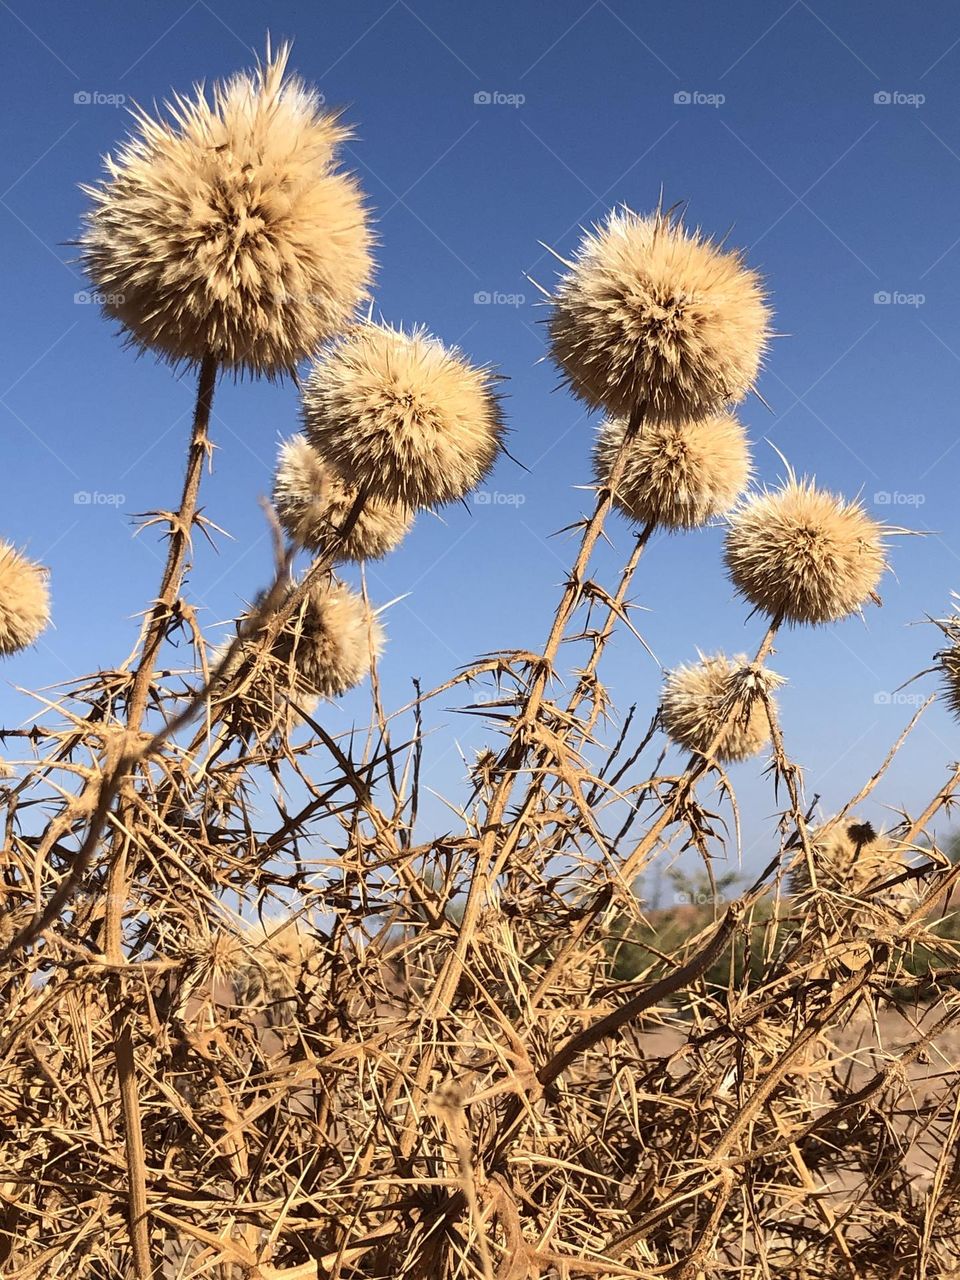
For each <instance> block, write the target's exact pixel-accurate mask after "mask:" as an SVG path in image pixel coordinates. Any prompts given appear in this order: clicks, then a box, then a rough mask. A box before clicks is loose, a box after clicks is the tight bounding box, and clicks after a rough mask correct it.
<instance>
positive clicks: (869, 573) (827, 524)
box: [725, 471, 887, 623]
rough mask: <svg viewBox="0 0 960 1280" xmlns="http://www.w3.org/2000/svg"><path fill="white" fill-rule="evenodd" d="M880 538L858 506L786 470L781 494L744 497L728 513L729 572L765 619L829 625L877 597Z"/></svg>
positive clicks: (882, 556)
mask: <svg viewBox="0 0 960 1280" xmlns="http://www.w3.org/2000/svg"><path fill="white" fill-rule="evenodd" d="M885 532H886V530H885V529H884V528H883V526H882V525H879V524H877V522H876V521H875V520H872V519H871V518H870V516H868V515H867V513H866V511H864V509H863V507H862V505H861V504H860V503H859V502H858V501H853V502H848V501H847V500H846V499H844V498H841V497H838V496H837V495H836V494H833V493H828V492H827V491H826V490H824V489H818V488H817V487H816V485H815V484H814V482H813V481H812V480H808V479H807V478H805V477H804V478H801V479H799V480H798V479H797V478H796V476H795V475H794V474H793V472H792V471H788V475H787V480H786V481H785V482H784V484H783V485H782V486H781V488H779V489H777V490H774V491H770V490H765V491H764V492H762V493H759V494H755V495H753V496H751V497H749V498H746V499H744V500H743V501H742V502H741V503H740V505H739V506H738V507H737V508H736V509H735V510H734V511H733V512H732V514H731V515H730V517H729V528H728V531H727V537H726V547H725V558H726V562H727V570H728V573H729V575H730V579H731V581H732V582H733V584H734V586H735V587H736V588H737V591H738V592H739V593H740V594H741V595H742V596H744V597H745V598H746V599H747V600H749V601H750V603H751V604H752V605H754V607H755V608H757V609H760V610H762V611H763V612H764V613H766V614H769V615H770V617H771V618H777V617H782V618H783V619H784V620H786V621H788V622H793V623H801V622H807V623H820V622H834V621H836V620H837V619H839V618H845V617H846V616H847V615H848V614H851V613H855V612H857V611H858V610H859V609H860V608H861V606H862V605H863V604H864V603H865V602H866V601H867V600H868V599H871V598H873V599H876V598H877V597H876V587H877V584H878V582H879V581H880V578H881V576H882V575H883V572H884V570H885V569H886V568H887V560H886V544H885V541H884V535H885Z"/></svg>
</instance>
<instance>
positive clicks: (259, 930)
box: [161, 917, 317, 1028]
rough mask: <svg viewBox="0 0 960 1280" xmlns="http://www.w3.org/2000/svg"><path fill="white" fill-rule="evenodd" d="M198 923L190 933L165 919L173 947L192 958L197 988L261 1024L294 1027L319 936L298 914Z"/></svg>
mask: <svg viewBox="0 0 960 1280" xmlns="http://www.w3.org/2000/svg"><path fill="white" fill-rule="evenodd" d="M193 924H194V929H193V931H188V932H187V933H186V934H184V933H183V931H182V930H181V929H180V928H174V927H171V925H170V924H167V925H166V926H164V925H163V924H161V933H162V934H164V935H165V941H166V944H167V949H168V950H169V951H170V952H171V953H172V954H173V955H176V956H178V957H181V958H182V959H184V960H186V961H187V962H188V963H189V966H190V968H191V970H192V972H193V975H194V979H195V980H194V982H193V983H192V984H191V986H192V988H193V989H194V990H197V989H203V990H204V991H205V997H206V998H207V999H209V1000H212V1001H213V1002H214V1003H215V1004H220V1005H229V1006H239V1007H240V1008H242V1009H243V1010H245V1011H246V1012H247V1013H248V1014H251V1015H252V1016H253V1018H254V1019H255V1020H256V1021H257V1022H259V1023H260V1025H261V1026H266V1027H272V1028H280V1027H284V1026H289V1025H290V1023H291V1022H293V1020H294V1017H295V1015H296V1012H297V992H298V988H299V987H300V986H301V984H302V983H303V979H304V977H305V975H306V973H307V970H308V966H309V965H310V963H311V961H312V960H313V959H314V957H315V956H316V954H317V940H316V936H315V935H314V934H313V933H312V932H311V931H310V930H309V929H308V928H307V927H306V926H305V924H304V923H303V922H302V921H301V920H300V919H299V918H297V917H294V918H288V919H284V920H273V921H264V922H263V923H257V924H249V923H242V924H241V925H240V926H239V927H237V928H235V929H228V928H223V927H220V926H217V925H211V924H209V923H208V922H206V921H202V922H201V921H194V922H193ZM198 926H199V927H198Z"/></svg>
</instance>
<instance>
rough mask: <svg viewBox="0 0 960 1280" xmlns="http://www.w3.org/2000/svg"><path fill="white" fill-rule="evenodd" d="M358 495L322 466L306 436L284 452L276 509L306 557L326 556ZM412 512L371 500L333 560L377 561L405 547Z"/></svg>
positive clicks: (289, 443) (275, 485)
mask: <svg viewBox="0 0 960 1280" xmlns="http://www.w3.org/2000/svg"><path fill="white" fill-rule="evenodd" d="M356 497H357V490H356V489H354V488H352V487H351V486H350V485H348V484H346V483H345V482H344V481H343V480H341V479H340V477H339V476H338V475H337V473H336V471H334V469H333V468H332V467H331V466H329V465H328V464H326V463H324V461H323V459H322V458H321V457H320V455H319V454H318V453H317V451H316V449H314V448H313V446H312V445H311V444H310V443H309V441H308V440H307V438H306V436H303V435H295V436H291V437H290V439H289V440H286V441H284V443H283V444H282V445H281V446H280V453H279V456H278V458H277V470H276V474H275V476H274V481H273V505H274V506H275V507H276V509H277V516H278V517H279V520H280V523H281V525H282V526H283V528H284V529H285V530H286V532H287V534H288V536H289V538H290V540H291V541H292V542H294V543H295V544H296V545H297V546H300V547H306V549H307V550H308V551H322V550H323V549H325V548H326V547H327V546H328V545H329V544H330V542H331V541H332V540H333V538H334V536H335V535H336V533H337V531H338V530H339V529H341V528H342V527H343V523H344V521H345V520H346V518H347V516H348V515H349V514H350V511H351V510H352V508H353V505H354V502H355V500H356ZM412 524H413V512H412V511H411V510H410V508H409V507H403V506H400V505H399V504H397V503H395V502H384V501H383V500H382V499H380V498H367V499H366V501H365V502H364V505H363V508H362V510H361V512H360V517H359V519H358V520H357V522H356V524H355V525H354V527H353V529H352V530H351V532H350V533H349V534H348V535H347V537H346V538H344V539H340V540H338V541H337V543H336V554H335V560H336V561H341V560H379V559H381V558H382V557H383V556H385V555H387V554H388V552H390V551H392V550H393V549H394V548H395V547H397V546H399V544H400V543H401V542H402V541H403V539H404V537H405V536H406V534H407V533H408V532H409V530H410V526H411V525H412Z"/></svg>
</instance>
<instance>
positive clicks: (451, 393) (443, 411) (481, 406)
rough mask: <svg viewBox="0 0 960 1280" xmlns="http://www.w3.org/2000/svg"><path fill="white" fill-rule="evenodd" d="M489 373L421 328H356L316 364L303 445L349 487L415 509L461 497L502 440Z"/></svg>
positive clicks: (487, 467) (480, 475)
mask: <svg viewBox="0 0 960 1280" xmlns="http://www.w3.org/2000/svg"><path fill="white" fill-rule="evenodd" d="M493 384H494V376H493V374H492V372H491V370H490V369H488V368H478V367H476V366H474V365H472V364H470V363H469V362H468V361H467V360H466V359H465V358H464V356H463V355H462V353H461V352H460V351H458V350H457V349H456V348H455V347H445V346H444V345H443V344H442V343H441V342H439V341H438V340H437V339H436V338H433V337H431V336H430V335H429V334H427V333H426V332H425V331H423V330H420V329H418V330H415V331H414V332H413V333H409V334H407V333H403V332H401V331H400V330H398V329H393V328H391V327H389V326H388V325H380V324H372V323H371V324H365V325H361V326H357V327H356V328H355V329H354V330H352V331H351V332H349V333H348V334H346V335H345V336H344V337H343V338H342V339H340V340H339V341H338V342H336V343H334V344H332V345H331V346H330V347H329V348H328V349H327V350H326V351H325V352H323V353H322V354H321V356H320V358H319V359H318V360H317V361H316V362H315V363H314V365H313V369H312V370H311V373H310V377H309V378H308V380H307V383H306V386H305V387H304V392H303V418H304V423H305V428H306V434H307V439H308V440H309V441H310V443H311V444H312V445H313V447H314V448H315V449H316V450H317V452H318V453H319V454H320V455H321V457H322V458H324V459H325V460H326V461H327V462H329V463H330V464H331V465H332V466H333V467H335V468H336V470H337V471H338V472H339V473H340V474H341V475H342V476H343V478H344V480H345V481H346V482H347V483H348V484H349V485H352V486H353V487H354V488H356V489H364V490H366V491H367V492H369V493H370V494H372V495H373V496H375V497H377V498H380V499H382V500H384V501H386V502H395V503H401V504H403V505H404V506H407V507H412V508H414V509H416V508H419V507H433V506H438V505H440V504H441V503H445V502H453V501H455V500H456V499H458V498H462V497H463V496H464V494H466V493H468V492H469V491H470V490H471V489H474V488H476V486H477V485H478V484H480V483H481V481H482V480H483V479H484V478H485V477H486V476H487V475H488V474H489V472H490V470H491V468H492V467H493V464H494V462H495V461H496V459H497V455H498V453H499V452H500V448H501V442H502V439H503V435H504V426H503V420H502V416H501V412H500V404H499V400H498V398H497V395H496V394H495V391H494V386H493Z"/></svg>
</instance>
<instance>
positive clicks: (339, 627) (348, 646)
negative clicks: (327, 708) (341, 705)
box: [272, 583, 385, 698]
mask: <svg viewBox="0 0 960 1280" xmlns="http://www.w3.org/2000/svg"><path fill="white" fill-rule="evenodd" d="M384 643H385V637H384V633H383V627H382V626H381V625H380V622H379V621H378V619H377V618H376V617H375V615H374V613H373V611H372V610H371V609H370V608H369V606H368V605H367V604H366V602H365V601H364V599H363V597H362V596H361V595H359V594H358V593H357V592H356V591H351V590H350V588H349V587H346V586H344V585H343V584H342V583H334V584H333V585H331V586H328V585H327V584H326V583H318V584H317V585H316V586H314V587H312V588H311V589H310V590H309V591H308V593H307V596H306V598H305V599H304V601H303V603H302V605H301V606H300V608H299V609H298V610H297V611H296V613H295V614H294V616H293V618H292V619H291V620H290V621H289V622H288V623H287V625H286V626H285V627H284V629H283V630H282V631H281V632H280V635H279V636H278V638H277V641H276V643H275V645H274V650H273V654H272V658H273V660H274V662H276V663H279V664H280V666H281V667H284V666H285V667H286V668H287V669H288V670H289V669H292V670H293V671H294V672H295V673H296V680H297V683H298V685H299V686H300V687H302V688H304V689H307V690H311V691H312V692H314V693H316V694H320V695H322V696H323V697H327V698H333V697H339V696H340V695H341V694H343V693H346V692H347V690H348V689H352V688H354V686H355V685H358V684H359V683H360V682H361V681H362V680H363V679H364V678H365V677H366V676H367V675H369V673H370V667H371V666H372V664H373V662H374V661H375V660H376V659H377V658H378V657H379V656H380V654H381V653H382V652H383V647H384Z"/></svg>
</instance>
